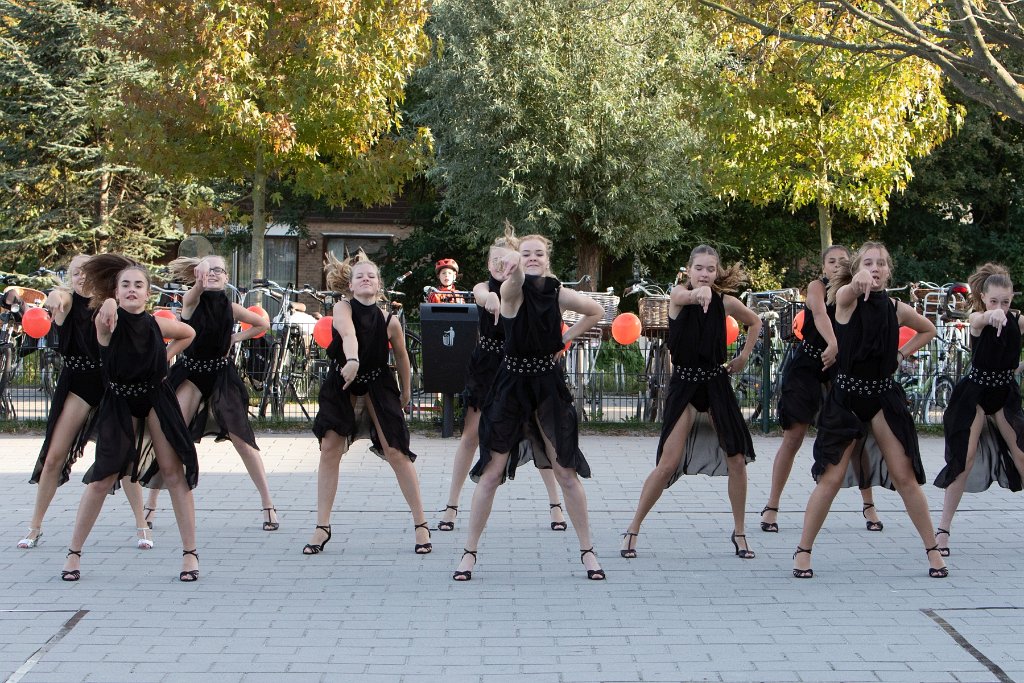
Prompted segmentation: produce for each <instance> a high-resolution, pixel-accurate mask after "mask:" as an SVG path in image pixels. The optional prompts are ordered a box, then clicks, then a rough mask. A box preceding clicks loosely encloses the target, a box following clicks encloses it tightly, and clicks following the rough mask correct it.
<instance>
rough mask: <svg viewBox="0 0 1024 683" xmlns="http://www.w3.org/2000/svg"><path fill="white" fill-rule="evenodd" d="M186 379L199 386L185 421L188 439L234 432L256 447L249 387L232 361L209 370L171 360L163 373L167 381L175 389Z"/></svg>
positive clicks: (220, 437) (217, 437)
mask: <svg viewBox="0 0 1024 683" xmlns="http://www.w3.org/2000/svg"><path fill="white" fill-rule="evenodd" d="M186 380H188V381H190V382H192V384H194V385H195V386H196V388H197V389H199V393H200V394H201V395H202V398H201V399H200V401H199V409H198V410H197V411H196V414H195V416H193V418H192V420H191V421H190V422H189V425H188V428H189V432H190V433H191V434H192V439H193V440H194V441H195V442H196V443H199V442H200V441H201V440H202V438H203V437H204V436H212V437H214V438H215V440H217V441H224V440H226V439H228V438H229V436H228V435H229V434H234V435H235V436H237V437H238V438H240V439H241V440H242V441H244V442H245V443H247V444H249V445H250V446H252V447H253V448H255V449H256V450H259V446H257V445H256V435H255V434H254V433H253V431H252V425H251V424H250V422H249V391H248V390H247V389H246V388H245V383H244V382H242V378H241V377H239V375H238V370H236V369H235V366H234V365H232V364H230V363H229V364H227V365H226V366H224V367H222V368H220V369H218V370H216V371H213V372H201V371H194V370H189V369H188V368H186V367H185V364H184V363H175V364H174V366H173V367H171V369H170V372H169V373H168V375H167V383H168V384H170V385H171V389H172V390H173V391H175V392H177V390H178V387H180V386H181V385H182V383H184V382H185V381H186Z"/></svg>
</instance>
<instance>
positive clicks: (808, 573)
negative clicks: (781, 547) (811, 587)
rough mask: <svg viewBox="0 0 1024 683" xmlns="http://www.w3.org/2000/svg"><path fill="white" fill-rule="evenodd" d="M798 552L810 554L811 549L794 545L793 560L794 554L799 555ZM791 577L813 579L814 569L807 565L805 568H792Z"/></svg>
mask: <svg viewBox="0 0 1024 683" xmlns="http://www.w3.org/2000/svg"><path fill="white" fill-rule="evenodd" d="M800 553H807V554H808V555H810V554H811V549H810V548H801V547H800V546H797V547H796V552H795V553H793V559H794V560H795V559H796V556H797V555H799V554H800ZM793 578H795V579H813V578H814V570H813V569H811V568H810V567H808V568H807V569H795V568H794V569H793Z"/></svg>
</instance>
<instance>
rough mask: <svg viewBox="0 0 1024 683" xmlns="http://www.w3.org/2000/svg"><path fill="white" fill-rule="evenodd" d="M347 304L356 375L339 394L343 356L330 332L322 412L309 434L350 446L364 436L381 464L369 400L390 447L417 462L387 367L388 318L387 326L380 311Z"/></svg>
mask: <svg viewBox="0 0 1024 683" xmlns="http://www.w3.org/2000/svg"><path fill="white" fill-rule="evenodd" d="M348 303H349V304H350V305H351V307H352V324H353V325H354V326H355V329H356V339H357V340H358V342H359V374H357V375H356V378H355V380H354V381H353V382H352V384H350V385H349V387H348V389H342V388H341V387H342V385H344V384H345V380H344V379H343V378H342V376H341V367H342V366H343V365H344V364H345V360H346V358H345V351H344V349H343V348H342V344H341V335H339V334H338V331H337V330H336V329H334V328H333V327H332V328H331V343H330V345H329V346H328V347H327V357H328V358H330V359H331V367H330V370H329V371H328V373H327V378H326V379H325V380H324V383H323V386H322V387H320V409H319V410H318V411H317V414H316V419H314V420H313V433H314V434H315V435H316V437H317V438H318V439H320V440H321V441H322V440H323V438H324V437H325V436H326V435H327V432H329V431H333V432H334V433H336V434H338V435H339V436H344V437H348V442H349V445H351V444H352V443H353V442H354V441H356V440H357V439H361V438H366V437H367V436H368V437H370V441H371V443H372V447H371V450H372V451H373V452H374V453H376V454H377V455H379V456H380V457H381V458H383V457H384V450H383V448H382V447H381V443H380V438H379V437H378V436H377V430H376V429H374V428H373V421H372V420H371V419H370V415H369V413H368V412H367V411H366V406H365V401H366V400H367V399H369V400H370V401H371V402H372V403H373V411H374V413H376V415H377V421H378V422H379V423H380V428H381V431H383V432H384V438H385V439H387V442H388V445H389V446H391V447H392V448H396V449H398V450H399V451H401V452H402V453H404V454H405V455H406V456H407V457H408V458H409V460H411V461H413V462H416V454H415V453H413V452H412V451H411V450H410V449H409V427H408V425H406V423H405V412H404V411H403V409H402V394H401V391H400V390H399V388H398V382H397V381H396V380H395V375H394V373H392V372H391V368H389V367H388V323H389V322H390V320H391V316H390V315H389V316H388V317H387V319H386V320H385V318H384V315H383V313H382V312H381V310H380V309H379V308H377V307H376V306H374V305H366V304H363V303H360V302H359V301H356V300H355V299H352V300H350V301H349V302H348ZM353 399H355V401H354V403H355V405H353Z"/></svg>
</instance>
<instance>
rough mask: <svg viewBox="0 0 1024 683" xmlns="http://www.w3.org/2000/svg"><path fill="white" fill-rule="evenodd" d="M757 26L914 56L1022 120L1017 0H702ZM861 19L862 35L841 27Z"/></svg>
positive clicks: (1023, 35) (1023, 59) (895, 58)
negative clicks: (867, 34)
mask: <svg viewBox="0 0 1024 683" xmlns="http://www.w3.org/2000/svg"><path fill="white" fill-rule="evenodd" d="M696 2H697V3H699V4H700V5H703V6H705V7H708V8H711V9H713V10H715V11H718V12H722V13H724V14H726V15H728V16H730V17H732V18H733V19H735V20H737V21H739V22H742V23H744V24H746V25H748V26H751V27H754V28H756V29H757V30H758V31H760V32H761V33H762V34H763V35H764V36H771V37H780V38H784V39H786V40H791V41H795V42H799V43H805V44H811V45H817V46H823V47H828V48H833V49H840V50H845V51H848V52H852V53H855V54H870V55H874V56H876V57H878V58H881V59H885V60H888V61H890V62H900V61H903V60H905V59H906V58H908V57H915V58H917V59H920V60H923V61H927V62H930V63H931V64H932V65H934V66H935V67H937V68H939V69H941V70H942V73H943V74H944V75H945V76H946V77H947V78H948V79H949V81H950V83H952V84H953V87H955V88H956V89H957V90H959V91H960V92H961V93H963V94H964V95H965V96H966V97H968V98H970V99H973V100H976V101H978V102H980V103H982V104H984V105H985V106H987V107H990V108H992V109H993V110H995V111H996V112H1000V113H1002V114H1004V115H1006V116H1008V117H1010V118H1013V119H1014V120H1016V121H1018V122H1024V91H1022V88H1024V71H1022V66H1024V27H1022V24H1021V17H1022V12H1024V9H1022V8H1021V6H1020V4H1019V3H1017V2H1015V1H1014V0H946V1H945V2H942V3H933V2H929V1H926V0H911V1H910V2H901V3H896V2H893V1H892V0H879V1H878V2H868V3H864V2H854V0H816V1H808V0H783V1H782V2H776V1H775V0H772V1H771V2H766V1H765V0H696ZM845 26H857V27H858V28H860V29H865V30H869V31H870V32H871V34H872V35H871V37H870V38H867V39H858V38H856V37H851V36H849V35H843V32H842V31H841V30H840V31H837V30H836V29H837V28H841V27H845Z"/></svg>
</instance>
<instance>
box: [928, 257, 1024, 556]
mask: <svg viewBox="0 0 1024 683" xmlns="http://www.w3.org/2000/svg"><path fill="white" fill-rule="evenodd" d="M968 282H969V284H970V286H971V300H972V302H973V303H974V312H973V313H971V316H970V324H971V349H972V357H971V371H970V373H968V374H967V376H966V377H964V378H963V379H962V380H960V383H959V384H957V385H956V388H955V389H954V390H953V395H952V396H951V397H950V399H949V405H948V406H947V407H946V412H945V414H944V415H943V416H942V429H943V432H945V435H946V466H945V468H943V470H942V471H941V472H939V476H937V477H936V478H935V485H936V486H938V487H939V488H944V489H946V495H945V500H944V501H943V505H942V519H941V520H940V522H939V527H938V530H937V531H936V532H935V540H936V542H937V543H938V544H939V552H940V553H942V555H943V557H948V556H949V530H950V525H951V524H952V523H953V515H955V514H956V509H957V507H958V506H959V505H960V499H961V498H962V497H963V495H964V491H969V492H971V493H978V492H980V491H984V490H986V489H987V488H988V487H989V486H991V485H992V483H993V482H998V484H999V485H1000V486H1002V487H1003V488H1006V489H1010V490H1011V491H1020V490H1021V479H1022V478H1024V411H1022V410H1021V398H1020V386H1019V385H1018V384H1017V381H1016V378H1015V377H1014V371H1016V370H1017V368H1018V364H1019V363H1020V351H1021V333H1022V332H1024V316H1021V315H1020V314H1019V313H1011V312H1010V301H1011V300H1012V299H1013V281H1012V280H1010V274H1009V273H1008V272H1007V271H1006V269H1005V268H1003V267H1002V266H1000V265H997V264H995V263H986V264H985V265H984V266H982V267H981V268H979V269H978V271H977V272H976V273H974V275H972V276H971V277H970V279H969V280H968ZM943 537H945V538H943ZM943 541H945V542H944V543H943Z"/></svg>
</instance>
